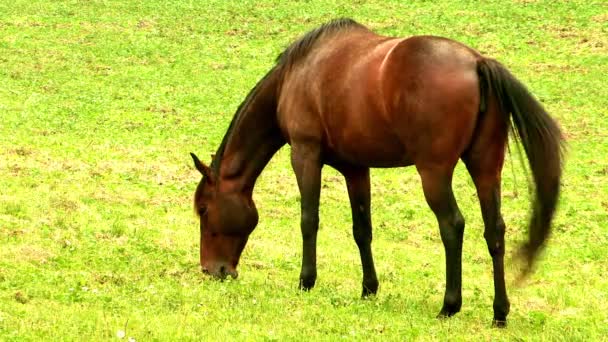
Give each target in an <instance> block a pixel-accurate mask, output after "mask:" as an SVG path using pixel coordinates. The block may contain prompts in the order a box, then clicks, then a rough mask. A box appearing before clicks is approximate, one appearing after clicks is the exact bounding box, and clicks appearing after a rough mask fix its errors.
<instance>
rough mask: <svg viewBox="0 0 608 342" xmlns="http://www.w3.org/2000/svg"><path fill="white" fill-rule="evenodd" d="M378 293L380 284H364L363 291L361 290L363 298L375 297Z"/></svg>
mask: <svg viewBox="0 0 608 342" xmlns="http://www.w3.org/2000/svg"><path fill="white" fill-rule="evenodd" d="M376 293H378V285H376V286H375V287H368V286H365V285H363V291H361V298H369V297H373V296H375V295H376Z"/></svg>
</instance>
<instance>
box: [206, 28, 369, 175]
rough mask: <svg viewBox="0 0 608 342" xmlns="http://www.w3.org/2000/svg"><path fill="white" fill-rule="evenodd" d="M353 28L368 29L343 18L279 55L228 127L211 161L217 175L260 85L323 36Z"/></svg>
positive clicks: (316, 30) (304, 52)
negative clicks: (242, 117)
mask: <svg viewBox="0 0 608 342" xmlns="http://www.w3.org/2000/svg"><path fill="white" fill-rule="evenodd" d="M352 28H363V29H366V27H365V26H363V25H361V24H359V23H358V22H356V21H354V20H352V19H349V18H341V19H335V20H332V21H330V22H327V23H325V24H323V25H321V26H319V27H317V28H316V29H314V30H312V31H310V32H308V33H306V34H305V35H303V36H302V37H300V38H299V39H298V40H296V41H295V42H293V43H291V44H290V45H289V46H288V47H287V49H285V50H284V51H283V52H281V53H280V54H279V56H278V57H277V59H276V65H275V66H274V67H273V68H272V69H271V70H270V71H269V72H268V73H266V75H265V76H264V77H262V79H260V80H259V81H258V83H257V84H256V85H255V87H253V89H251V90H250V91H249V94H247V97H245V100H244V101H243V102H242V103H241V104H240V105H239V107H238V108H237V110H236V113H235V114H234V117H233V118H232V121H231V122H230V125H229V126H228V130H227V131H226V134H225V135H224V138H223V139H222V143H221V144H220V146H219V147H218V149H217V152H216V153H215V156H214V157H213V160H212V161H211V169H212V170H213V172H215V174H218V173H219V169H220V164H221V160H222V157H223V155H224V149H225V147H226V144H228V140H229V139H230V135H231V134H232V131H233V129H234V127H235V126H236V123H237V122H238V121H239V118H240V117H241V114H242V113H243V112H244V111H245V110H246V109H247V107H248V104H249V103H250V102H251V99H252V98H254V97H255V95H256V94H257V90H258V89H259V88H260V85H261V84H262V83H263V82H264V81H265V80H266V79H268V77H269V76H270V75H271V74H272V73H273V72H277V71H278V72H281V71H283V70H285V69H289V68H290V67H291V66H293V65H294V64H295V63H296V62H298V61H299V60H301V59H302V58H304V57H306V55H308V53H310V51H311V50H312V48H313V47H314V45H315V43H316V42H317V41H318V40H319V39H320V38H321V37H322V36H324V35H329V34H335V33H337V32H340V31H342V30H346V29H352Z"/></svg>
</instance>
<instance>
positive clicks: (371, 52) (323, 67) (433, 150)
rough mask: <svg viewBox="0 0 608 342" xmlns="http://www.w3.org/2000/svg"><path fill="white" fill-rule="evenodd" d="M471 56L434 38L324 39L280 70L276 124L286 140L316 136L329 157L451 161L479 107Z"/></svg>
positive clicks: (387, 162) (386, 163) (390, 163)
mask: <svg viewBox="0 0 608 342" xmlns="http://www.w3.org/2000/svg"><path fill="white" fill-rule="evenodd" d="M478 58H480V56H479V54H477V53H476V52H475V51H474V50H472V49H470V48H468V47H466V46H464V45H462V44H459V43H457V42H454V41H451V40H448V39H444V38H438V37H430V36H417V37H411V38H408V39H399V38H388V37H383V36H378V35H375V34H373V33H371V32H369V31H368V32H356V33H355V34H351V35H349V34H342V35H340V36H337V37H334V38H333V39H326V40H324V41H323V42H321V43H320V44H319V46H318V47H317V48H316V49H315V50H314V51H313V52H312V53H311V54H310V56H308V57H307V58H306V59H305V60H304V61H302V62H301V63H299V64H298V65H297V66H296V67H294V68H293V69H292V70H291V71H290V72H289V73H287V74H286V76H285V78H284V83H283V87H282V89H281V92H280V97H279V108H278V116H279V123H280V126H281V129H282V130H283V133H284V135H285V136H286V138H287V140H288V142H291V141H292V140H296V141H299V140H312V141H317V142H318V143H319V144H321V145H322V148H323V151H324V155H325V156H326V158H327V159H328V160H332V161H333V160H335V161H337V162H348V163H352V164H361V165H366V166H372V167H394V166H406V165H411V164H416V165H418V164H423V163H433V162H436V161H441V162H450V163H452V162H453V163H454V164H455V163H456V161H457V160H458V158H459V157H460V155H461V154H462V152H463V151H464V150H465V149H466V147H467V146H468V144H469V143H470V141H471V136H472V134H473V130H474V128H475V122H476V118H477V115H478V112H479V101H480V99H479V84H478V77H477V72H476V70H477V69H476V63H477V59H478Z"/></svg>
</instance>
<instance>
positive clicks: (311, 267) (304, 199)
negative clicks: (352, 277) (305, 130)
mask: <svg viewBox="0 0 608 342" xmlns="http://www.w3.org/2000/svg"><path fill="white" fill-rule="evenodd" d="M291 165H292V167H293V170H294V172H295V174H296V178H297V181H298V188H299V189H300V197H301V199H300V204H301V217H300V228H301V230H302V271H301V272H300V289H302V290H309V289H311V288H312V287H314V286H315V281H316V279H317V231H318V230H319V196H320V193H321V168H322V164H321V159H320V151H319V148H318V146H316V145H308V144H292V148H291Z"/></svg>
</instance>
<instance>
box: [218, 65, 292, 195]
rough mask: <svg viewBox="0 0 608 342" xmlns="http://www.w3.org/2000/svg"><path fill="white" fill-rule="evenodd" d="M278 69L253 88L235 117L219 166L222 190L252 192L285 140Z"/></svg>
mask: <svg viewBox="0 0 608 342" xmlns="http://www.w3.org/2000/svg"><path fill="white" fill-rule="evenodd" d="M278 74H279V72H277V71H271V72H270V73H269V74H268V75H267V76H266V77H265V78H264V79H263V80H262V81H261V82H260V83H259V84H258V85H257V86H256V88H255V89H254V90H253V91H252V93H251V95H250V96H249V98H248V99H247V100H246V103H244V104H243V106H242V108H241V110H240V112H239V113H238V114H237V115H238V117H236V118H235V120H236V122H234V127H233V128H232V129H231V130H230V131H229V132H227V133H226V134H227V135H229V137H228V140H227V142H226V146H225V148H224V151H223V153H222V156H219V157H220V158H221V163H220V167H219V180H220V182H219V186H220V191H224V192H234V191H238V192H241V193H245V194H248V195H249V196H251V193H252V192H253V187H254V186H255V181H256V180H257V178H258V176H259V175H260V173H261V172H262V170H263V169H264V167H266V165H267V164H268V162H269V161H270V159H271V158H272V156H273V155H274V154H275V153H276V152H277V151H278V150H279V148H281V146H283V145H284V144H285V140H284V139H283V137H282V134H281V131H280V129H279V125H278V122H277V91H278V90H277V87H278V84H279V77H280V76H279V75H278Z"/></svg>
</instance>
